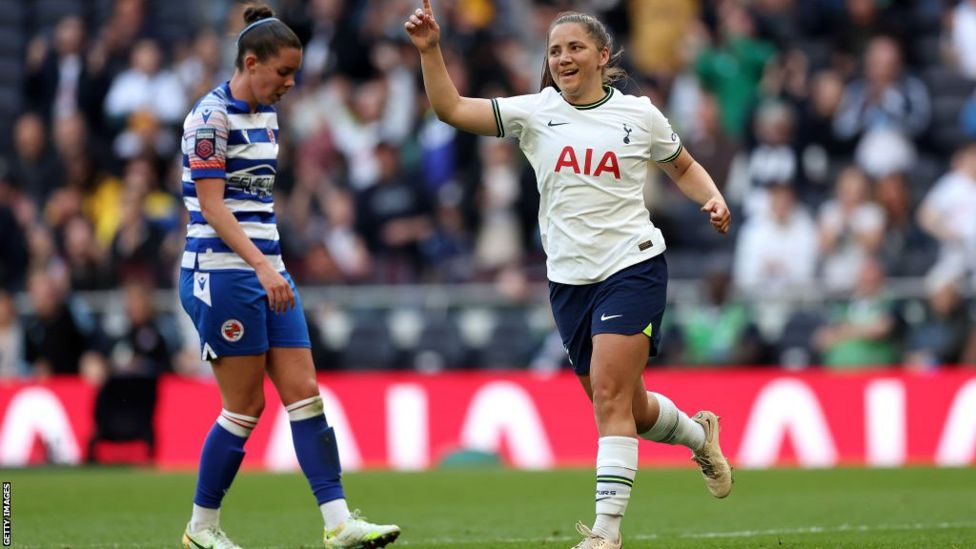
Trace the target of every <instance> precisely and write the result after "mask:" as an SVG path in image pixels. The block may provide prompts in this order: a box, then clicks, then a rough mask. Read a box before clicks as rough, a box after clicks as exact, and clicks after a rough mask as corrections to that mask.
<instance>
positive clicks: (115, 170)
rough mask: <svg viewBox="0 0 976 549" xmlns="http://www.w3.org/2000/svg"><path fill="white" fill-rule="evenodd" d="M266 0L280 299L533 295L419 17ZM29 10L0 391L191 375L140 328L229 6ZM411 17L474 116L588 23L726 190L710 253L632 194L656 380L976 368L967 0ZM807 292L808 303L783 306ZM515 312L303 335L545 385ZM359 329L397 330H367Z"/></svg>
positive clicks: (178, 217) (975, 161)
mask: <svg viewBox="0 0 976 549" xmlns="http://www.w3.org/2000/svg"><path fill="white" fill-rule="evenodd" d="M266 3H268V4H270V5H272V6H273V7H274V8H275V10H276V12H277V14H278V16H279V18H281V19H282V20H284V21H285V22H286V23H288V24H289V25H290V26H291V27H292V28H293V29H295V31H296V33H297V34H298V35H299V37H300V38H301V39H302V41H303V43H304V44H305V54H304V65H303V69H302V71H301V74H300V78H299V84H298V85H297V86H296V88H295V89H294V90H293V91H292V92H291V93H290V94H289V95H288V96H286V97H285V99H284V100H283V102H282V104H281V105H280V108H279V124H280V126H281V128H282V133H281V139H280V151H281V152H280V158H279V172H278V177H277V182H276V186H275V199H276V208H277V209H278V216H277V218H278V220H279V225H280V226H279V229H280V232H281V235H282V238H281V240H282V245H283V252H284V256H285V262H286V264H287V265H288V268H289V270H290V271H291V273H292V274H293V276H294V278H295V280H296V282H297V283H298V284H299V285H301V286H303V287H306V288H311V287H315V286H335V285H344V286H356V287H363V286H370V285H377V284H383V285H410V284H438V285H458V284H463V283H469V282H482V283H484V282H489V283H498V284H499V285H500V287H502V288H514V289H513V290H511V292H512V293H514V294H518V293H519V291H520V290H519V288H524V287H525V285H526V284H531V283H533V282H539V281H542V280H544V278H545V264H544V257H543V253H542V250H541V248H540V244H539V240H538V235H537V232H536V227H537V223H536V214H537V207H538V197H537V192H536V188H535V186H536V184H535V179H534V176H533V174H532V172H531V170H530V169H529V167H528V166H527V163H526V162H525V160H524V158H522V157H521V154H520V152H519V151H518V148H517V146H516V144H515V143H513V142H511V141H509V140H499V139H494V138H480V137H477V136H473V135H468V134H464V133H459V132H457V131H455V130H454V129H453V128H451V127H450V126H447V125H445V124H443V123H441V122H440V121H438V120H437V118H436V117H435V116H434V115H433V113H432V111H431V109H430V108H429V105H428V104H427V99H426V96H425V94H424V93H423V89H422V82H421V80H420V77H419V66H418V64H419V57H418V55H417V53H416V51H415V50H414V49H413V47H412V46H411V45H410V44H409V42H408V41H407V40H406V35H405V33H404V31H403V27H402V25H403V21H404V20H405V18H406V15H407V14H408V13H409V12H410V11H412V10H413V9H414V8H415V7H417V6H418V5H419V2H417V1H413V0H368V1H367V0H276V1H274V0H272V1H268V2H266ZM43 4H44V9H43V10H42V9H41V3H29V2H28V3H19V4H18V3H14V4H13V6H12V7H11V10H9V11H7V12H6V14H7V15H11V14H12V16H13V20H12V21H10V22H9V23H4V25H6V26H4V27H3V29H4V30H3V33H2V34H4V36H5V37H6V38H5V39H4V43H3V44H0V64H2V66H4V67H11V68H12V69H11V71H10V72H8V73H7V75H6V76H5V77H4V78H9V75H10V74H13V75H14V76H15V78H13V80H12V81H11V82H6V83H3V85H5V86H9V87H12V88H13V89H14V90H15V93H14V94H13V95H12V96H13V97H14V98H15V100H16V103H15V104H16V105H17V111H16V112H17V114H16V117H15V118H13V119H12V123H11V124H8V126H9V127H8V128H7V129H8V130H9V138H6V139H2V140H0V144H2V145H3V146H2V148H0V159H2V160H0V234H2V239H0V376H4V377H13V376H44V375H50V374H61V373H81V374H83V375H85V376H86V377H89V378H90V379H93V380H96V381H98V380H100V379H104V378H105V377H106V376H109V377H111V376H113V375H128V374H139V375H148V376H154V375H158V374H159V373H161V372H167V371H177V372H194V371H196V368H198V367H199V364H200V361H199V360H198V356H197V354H196V351H195V350H194V346H195V342H193V343H188V342H186V341H185V338H184V337H181V335H183V334H186V333H187V331H186V330H181V329H180V327H179V326H180V324H181V322H183V321H182V320H180V317H182V316H183V313H182V311H180V310H179V308H178V305H177V306H175V308H174V307H171V308H168V309H167V310H166V311H165V313H157V312H156V311H155V305H156V304H155V303H154V302H153V300H152V299H151V296H153V295H154V292H155V291H157V290H160V289H162V290H166V289H171V288H173V286H174V282H175V280H176V277H177V271H178V268H179V261H178V258H179V256H180V253H181V251H182V246H183V240H184V235H185V223H186V216H187V214H186V212H185V209H184V207H183V205H182V202H181V199H180V196H179V192H180V175H179V174H180V162H181V158H180V152H179V150H180V133H181V132H180V127H181V124H182V121H183V117H184V116H185V114H186V112H187V111H188V109H189V108H190V107H192V105H193V104H194V102H195V101H196V100H197V99H198V98H199V97H200V96H201V95H203V94H204V93H206V92H207V91H208V90H210V89H211V88H213V87H215V86H217V85H219V84H220V83H222V82H224V81H225V80H227V79H228V78H229V77H230V74H231V69H232V67H233V62H232V60H233V57H234V55H235V53H236V52H235V37H236V34H237V32H238V31H239V30H240V29H241V28H242V26H243V23H242V19H241V13H242V9H243V8H242V5H241V4H239V3H237V2H232V1H229V0H215V1H212V2H194V1H192V0H167V1H166V2H162V1H156V0H114V1H112V0H107V1H106V0H99V1H94V2H88V1H82V0H57V1H51V2H45V3H43ZM434 7H435V13H436V14H437V17H438V19H439V20H440V21H441V26H442V47H443V50H444V53H445V57H446V61H447V64H448V68H449V70H450V72H451V75H452V77H453V79H454V81H455V83H456V84H457V86H458V88H459V90H460V92H461V93H462V94H464V95H470V96H479V97H495V96H507V95H515V94H523V93H532V92H535V91H537V90H538V86H539V81H540V75H541V71H542V67H543V61H544V55H543V52H544V49H545V36H546V29H547V28H548V25H549V23H550V21H552V19H553V18H554V17H555V15H556V14H557V13H559V12H560V11H564V10H567V9H578V10H583V11H587V12H590V13H593V14H595V15H597V16H598V17H600V18H601V20H603V21H604V22H606V23H607V25H608V27H609V28H610V29H611V31H612V34H613V36H614V37H615V39H616V41H617V43H618V45H619V46H622V47H623V48H624V49H625V55H624V58H623V59H624V66H625V68H626V69H627V70H628V73H629V78H628V79H626V80H625V81H623V82H620V83H619V85H620V87H621V88H622V89H623V90H624V91H625V92H628V93H634V94H643V95H647V96H649V97H651V99H652V101H653V102H654V103H655V104H656V105H657V106H659V107H660V108H661V109H662V110H663V111H664V112H665V113H666V114H667V115H668V116H669V118H670V120H671V122H672V124H673V125H674V127H675V128H676V130H677V132H678V133H679V135H681V136H682V139H683V141H684V143H685V145H686V147H687V148H688V149H689V150H690V152H691V153H692V155H693V156H695V158H696V159H697V160H698V161H699V162H700V163H701V164H702V165H704V166H705V168H706V169H707V170H708V171H709V172H710V173H711V174H712V176H713V178H714V179H715V180H716V182H717V183H718V185H719V186H720V187H721V189H722V190H723V192H724V193H725V194H726V196H727V198H728V200H729V203H730V206H731V207H732V209H733V212H734V220H735V222H734V225H733V229H734V230H733V232H732V234H731V235H730V236H728V237H720V236H718V235H716V234H714V232H713V231H711V229H710V227H709V225H708V223H707V219H706V218H704V217H703V216H702V215H701V213H700V212H698V209H697V206H696V205H695V204H693V203H691V202H690V201H688V200H687V199H686V198H684V197H683V196H682V195H681V194H680V192H679V191H678V190H677V188H676V187H675V186H674V185H672V184H670V183H669V182H668V181H666V179H665V178H662V175H661V174H660V173H658V172H657V171H653V172H651V173H649V174H648V185H647V192H646V195H647V204H648V208H649V211H650V216H651V218H652V219H653V221H654V222H655V223H656V224H657V225H658V226H660V227H661V228H662V230H663V231H664V233H665V236H666V238H667V240H668V261H669V264H670V268H671V274H672V278H673V279H677V280H691V281H697V283H698V284H700V285H701V290H700V292H698V295H697V298H696V299H693V300H682V301H677V302H675V303H674V304H673V305H672V307H671V309H670V310H669V311H670V312H669V315H668V318H667V319H666V323H667V326H666V329H667V332H668V334H669V336H668V337H667V338H666V341H667V343H666V347H665V348H664V349H662V351H663V357H662V359H661V360H659V361H657V362H658V363H660V364H681V365H688V366H695V365H703V366H704V365H712V366H720V365H723V364H785V365H789V366H796V367H800V366H805V365H809V364H823V365H825V366H828V367H838V368H844V367H856V366H866V365H894V364H907V365H910V366H912V367H915V368H922V369H924V368H934V367H939V366H943V365H955V364H960V363H962V364H976V330H974V327H976V320H974V319H976V314H974V302H973V299H972V295H973V294H972V287H973V286H972V285H973V281H972V273H973V271H974V267H976V145H974V144H973V143H976V94H974V90H976V0H961V1H959V0H956V1H948V0H803V1H800V0H577V1H570V0H534V1H521V0H451V1H435V2H434ZM5 17H6V15H5ZM8 31H9V32H8ZM9 36H19V38H18V39H17V40H11V39H9ZM8 42H9V43H8ZM0 87H2V86H0ZM2 91H3V90H2V89H0V92H2ZM4 97H6V96H4ZM903 278H914V279H918V280H920V281H922V284H921V287H922V288H923V292H922V293H921V295H915V296H913V298H911V299H903V298H899V299H895V298H892V297H891V296H890V295H889V294H888V292H887V291H886V289H887V287H888V285H887V282H888V281H890V280H892V279H903ZM95 290H116V291H118V292H119V294H118V295H119V296H120V299H121V300H122V302H123V303H124V308H123V313H124V314H122V315H121V316H120V317H119V318H118V319H116V320H115V321H112V322H106V321H105V318H104V317H101V316H98V315H93V314H92V312H91V311H90V310H88V309H87V305H86V303H85V300H84V299H80V298H79V295H82V294H84V293H85V292H89V291H95ZM811 290H815V291H816V295H817V296H819V298H818V299H817V300H815V302H814V303H813V304H810V303H805V304H804V303H803V302H802V300H801V299H798V296H802V295H807V294H808V293H809V292H810V291H811ZM173 295H174V297H173V299H172V302H175V301H176V298H175V293H174V294H173ZM18 296H22V299H19V300H18V299H16V298H17V297H18ZM821 298H822V299H821ZM515 301H517V299H515ZM18 304H20V306H18ZM509 309H513V308H512V307H506V308H505V310H504V311H494V312H492V313H491V319H490V320H485V319H484V318H482V317H483V316H484V315H482V317H479V316H478V314H479V313H481V312H483V311H445V312H444V314H443V315H441V316H438V317H436V318H421V319H419V320H417V322H419V323H420V327H417V328H416V329H414V330H413V332H411V331H410V329H400V330H399V331H397V330H398V326H404V325H406V324H404V322H407V321H403V315H400V316H396V315H395V314H393V313H390V314H387V315H386V316H385V317H384V319H383V321H382V322H379V323H378V322H377V319H376V317H375V316H372V317H371V316H369V315H359V314H358V313H357V312H355V311H353V312H349V311H346V312H345V313H346V314H345V316H344V318H345V320H342V321H340V320H337V316H336V315H335V314H333V315H331V316H330V315H324V316H323V315H318V316H315V315H313V316H310V321H312V325H313V328H315V330H316V331H317V332H320V333H321V334H322V338H321V339H322V341H319V342H318V343H317V344H316V345H317V353H316V359H317V363H318V365H319V366H320V367H323V368H324V367H346V368H348V367H363V366H362V365H363V364H372V363H371V362H370V360H377V362H376V367H394V366H400V367H427V366H424V365H428V366H430V365H433V366H430V367H431V368H436V367H445V366H446V367H450V366H453V365H467V366H479V365H483V366H497V365H504V364H508V365H509V366H512V367H524V366H525V365H527V364H533V365H534V366H535V367H539V368H553V367H559V366H560V365H561V362H562V360H563V357H562V348H561V345H559V342H558V339H554V337H553V336H552V327H551V321H550V323H546V322H544V321H543V322H536V321H535V320H533V319H534V318H535V317H534V316H533V314H534V311H535V310H534V309H532V308H530V307H525V308H522V309H519V308H518V307H514V310H515V314H512V311H511V310H509ZM333 312H334V311H333ZM469 313H470V314H469ZM340 316H341V315H340ZM519 317H520V318H519ZM479 318H480V320H479ZM407 320H408V321H409V320H410V319H407ZM320 321H321V322H320ZM332 322H337V323H338V324H336V325H332V324H331V323H332ZM342 322H345V325H348V329H346V330H345V332H344V333H342V332H343V329H342V328H341V326H343V325H344V324H342ZM398 322H399V324H398ZM325 324H328V325H325ZM378 324H383V325H384V326H385V325H387V324H388V325H389V327H390V330H388V332H391V333H392V336H391V335H390V334H378V333H373V332H369V330H370V329H373V330H375V329H376V326H377V325H378ZM407 324H409V322H407ZM360 325H361V326H362V328H363V330H361V331H357V329H358V327H360ZM336 326H340V328H337V327H336ZM361 332H362V333H361ZM404 333H406V334H407V335H403V334H404ZM336 334H338V335H336ZM398 334H399V335H398ZM411 334H412V335H411ZM384 337H385V338H387V339H389V340H390V341H389V345H388V348H387V347H384V345H385V343H381V340H382V339H383V338H384ZM526 337H528V339H526ZM343 338H345V339H343ZM356 338H361V341H362V344H363V345H364V346H365V349H362V351H363V353H364V354H363V355H362V356H360V355H356V354H355V350H350V349H349V346H350V345H352V344H353V343H354V342H355V341H359V339H356ZM398 338H399V339H398ZM316 339H318V338H316ZM404 339H406V340H408V341H409V342H410V343H411V344H412V345H413V346H412V347H410V349H411V354H410V356H409V357H407V358H404V357H405V355H403V354H402V352H400V351H402V349H403V347H404V345H403V344H402V343H403V340H404ZM337 341H338V342H339V343H336V342H337ZM424 342H427V343H428V344H429V346H430V348H429V349H425V348H422V347H423V345H424V344H425V343H424ZM383 349H386V354H385V355H383V356H382V357H380V358H377V357H376V356H375V355H376V353H379V352H381V351H382V350H383ZM398 349H399V351H398ZM513 349H514V351H513ZM475 351H478V352H475ZM425 353H427V354H425ZM492 353H495V355H498V356H497V357H496V359H497V362H493V361H492V360H491V359H489V358H486V357H489V356H491V355H492ZM367 355H369V356H367ZM357 357H358V358H357ZM431 357H433V358H431Z"/></svg>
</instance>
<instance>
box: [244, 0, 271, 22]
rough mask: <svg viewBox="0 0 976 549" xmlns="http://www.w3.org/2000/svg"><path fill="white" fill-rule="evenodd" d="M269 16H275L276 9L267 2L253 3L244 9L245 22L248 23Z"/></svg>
mask: <svg viewBox="0 0 976 549" xmlns="http://www.w3.org/2000/svg"><path fill="white" fill-rule="evenodd" d="M269 17H274V10H272V9H271V8H270V7H269V6H267V5H265V4H252V5H250V6H248V7H247V8H245V9H244V23H246V24H248V25H250V24H251V23H254V22H255V21H260V20H262V19H267V18H269Z"/></svg>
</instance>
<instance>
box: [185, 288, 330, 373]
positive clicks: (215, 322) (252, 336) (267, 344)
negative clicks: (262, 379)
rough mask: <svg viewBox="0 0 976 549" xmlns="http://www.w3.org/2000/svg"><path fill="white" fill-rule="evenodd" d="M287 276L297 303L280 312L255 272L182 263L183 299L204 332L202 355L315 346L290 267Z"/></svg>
mask: <svg viewBox="0 0 976 549" xmlns="http://www.w3.org/2000/svg"><path fill="white" fill-rule="evenodd" d="M282 276H284V277H285V280H287V281H288V284H289V285H291V289H292V291H293V292H295V306H294V307H292V308H291V309H288V310H287V311H285V312H283V313H276V312H275V311H272V310H271V307H269V306H268V294H267V293H266V292H265V291H264V288H263V287H262V286H261V283H260V282H258V277H257V275H256V274H254V273H253V272H249V271H211V272H200V271H192V270H190V269H180V302H181V303H182V304H183V309H184V310H185V311H186V312H187V314H188V315H190V318H192V319H193V324H194V325H195V326H196V328H197V333H198V334H199V335H200V354H201V357H202V360H212V359H215V358H219V357H222V356H241V355H260V354H263V353H266V352H267V351H268V349H269V348H271V347H311V342H310V341H309V338H308V325H307V324H306V323H305V314H304V312H303V311H302V301H301V298H300V297H299V296H298V290H296V289H295V282H294V281H293V280H292V279H291V275H289V274H288V273H287V272H284V273H282Z"/></svg>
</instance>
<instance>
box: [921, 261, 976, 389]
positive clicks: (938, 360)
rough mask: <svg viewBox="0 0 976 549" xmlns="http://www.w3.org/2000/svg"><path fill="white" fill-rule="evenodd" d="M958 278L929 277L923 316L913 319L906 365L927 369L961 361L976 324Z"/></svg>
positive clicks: (938, 275)
mask: <svg viewBox="0 0 976 549" xmlns="http://www.w3.org/2000/svg"><path fill="white" fill-rule="evenodd" d="M960 282H961V281H960V280H959V279H957V278H955V279H954V278H949V279H946V278H944V277H942V276H941V275H940V274H938V273H936V274H935V275H934V276H930V277H928V278H927V280H926V292H927V299H926V302H925V306H924V308H923V312H922V318H920V319H917V320H916V321H915V322H912V324H911V329H910V330H909V333H908V340H907V342H906V349H905V359H904V363H905V365H906V366H908V367H909V368H912V369H919V370H927V369H931V368H936V367H940V366H951V365H956V364H959V363H960V360H961V359H962V356H963V351H965V346H966V342H967V338H968V337H969V335H970V333H971V332H972V330H973V329H974V327H976V322H974V318H973V310H972V308H971V307H970V306H969V305H968V304H967V303H966V300H965V299H963V296H962V294H961V288H960Z"/></svg>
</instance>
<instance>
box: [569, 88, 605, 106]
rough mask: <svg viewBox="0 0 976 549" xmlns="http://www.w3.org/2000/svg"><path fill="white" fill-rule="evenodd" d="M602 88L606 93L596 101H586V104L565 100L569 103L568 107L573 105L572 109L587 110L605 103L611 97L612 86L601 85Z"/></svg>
mask: <svg viewBox="0 0 976 549" xmlns="http://www.w3.org/2000/svg"><path fill="white" fill-rule="evenodd" d="M603 90H604V91H606V92H607V94H606V95H604V96H603V97H602V98H601V99H599V100H597V101H594V102H593V103H587V104H586V105H574V104H572V103H569V101H566V103H569V106H570V107H573V108H574V109H576V110H578V111H588V110H590V109H595V108H597V107H599V106H600V105H602V104H604V103H606V102H607V101H610V98H611V97H613V87H612V86H603ZM565 99H566V98H565V97H563V100H565Z"/></svg>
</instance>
